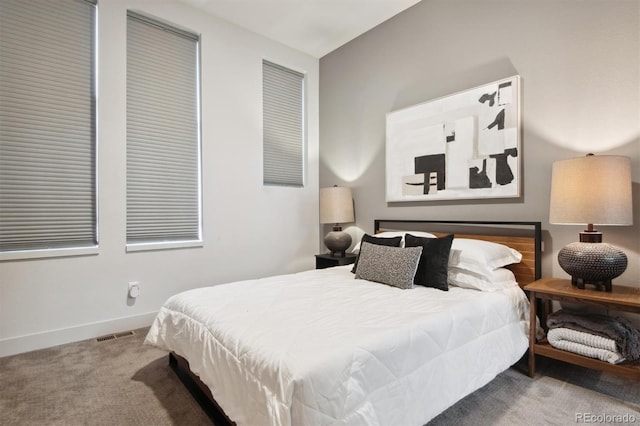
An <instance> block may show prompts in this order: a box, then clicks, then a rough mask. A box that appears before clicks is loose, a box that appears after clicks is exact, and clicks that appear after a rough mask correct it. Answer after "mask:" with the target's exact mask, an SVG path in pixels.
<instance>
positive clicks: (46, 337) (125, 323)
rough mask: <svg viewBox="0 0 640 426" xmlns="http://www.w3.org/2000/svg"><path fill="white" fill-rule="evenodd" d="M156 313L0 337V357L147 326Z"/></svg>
mask: <svg viewBox="0 0 640 426" xmlns="http://www.w3.org/2000/svg"><path fill="white" fill-rule="evenodd" d="M157 313H158V312H149V313H146V314H140V315H135V316H131V317H124V318H116V319H113V320H108V321H101V322H94V323H90V324H82V325H78V326H75V327H69V328H61V329H57V330H49V331H44V332H41V333H34V334H27V335H24V336H18V337H10V338H6V339H0V357H5V356H9V355H16V354H20V353H24V352H31V351H35V350H38V349H44V348H50V347H52V346H58V345H63V344H65V343H71V342H78V341H80V340H86V339H92V338H95V337H99V336H103V335H105V334H111V333H119V332H122V331H127V330H133V329H136V328H142V327H148V326H149V325H151V323H152V322H153V320H154V318H155V317H156V315H157Z"/></svg>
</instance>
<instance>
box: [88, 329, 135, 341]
mask: <svg viewBox="0 0 640 426" xmlns="http://www.w3.org/2000/svg"><path fill="white" fill-rule="evenodd" d="M134 334H136V333H135V332H134V331H123V332H122V333H115V334H107V335H106V336H100V337H96V342H98V343H101V342H107V341H109V340H116V339H121V338H123V337H128V336H133V335H134Z"/></svg>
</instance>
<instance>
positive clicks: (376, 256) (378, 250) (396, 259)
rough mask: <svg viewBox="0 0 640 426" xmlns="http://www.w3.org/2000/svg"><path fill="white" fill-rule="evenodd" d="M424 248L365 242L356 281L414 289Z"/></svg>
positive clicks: (362, 245)
mask: <svg viewBox="0 0 640 426" xmlns="http://www.w3.org/2000/svg"><path fill="white" fill-rule="evenodd" d="M421 253H422V247H411V248H400V247H389V246H381V245H378V244H371V243H367V242H363V243H362V244H361V245H360V263H359V264H358V269H357V270H356V279H363V280H369V281H375V282H378V283H382V284H387V285H391V286H394V287H398V288H402V289H408V288H413V277H414V275H415V274H416V270H417V269H418V262H419V261H420V254H421Z"/></svg>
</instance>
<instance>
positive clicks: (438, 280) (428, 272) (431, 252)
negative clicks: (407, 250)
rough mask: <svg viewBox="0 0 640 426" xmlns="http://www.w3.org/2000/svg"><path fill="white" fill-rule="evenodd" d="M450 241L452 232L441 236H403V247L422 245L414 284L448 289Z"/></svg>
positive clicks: (451, 240)
mask: <svg viewBox="0 0 640 426" xmlns="http://www.w3.org/2000/svg"><path fill="white" fill-rule="evenodd" d="M452 242H453V234H451V235H447V236H446V237H442V238H422V237H416V236H414V235H411V234H406V235H405V236H404V246H405V247H422V256H420V263H419V264H418V270H417V271H416V276H415V279H414V281H413V283H414V284H416V285H422V286H425V287H434V288H438V289H440V290H444V291H448V290H449V285H448V283H447V277H448V275H449V274H448V270H449V252H450V251H451V243H452Z"/></svg>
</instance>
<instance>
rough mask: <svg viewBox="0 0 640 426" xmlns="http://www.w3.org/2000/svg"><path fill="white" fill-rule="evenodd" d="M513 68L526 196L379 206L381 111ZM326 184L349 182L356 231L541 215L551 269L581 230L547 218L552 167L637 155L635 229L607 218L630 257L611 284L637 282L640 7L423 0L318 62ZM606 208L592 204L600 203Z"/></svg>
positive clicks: (624, 2) (551, 271)
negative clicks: (414, 222)
mask: <svg viewBox="0 0 640 426" xmlns="http://www.w3.org/2000/svg"><path fill="white" fill-rule="evenodd" d="M516 74H519V75H520V76H521V78H522V80H521V81H522V104H521V112H522V130H523V132H522V136H523V137H522V154H523V159H524V161H523V173H524V176H523V197H521V198H519V199H512V200H483V201H480V202H478V201H473V200H467V201H462V202H455V201H450V202H421V203H392V204H389V203H386V202H385V158H384V144H385V115H386V114H387V113H388V112H390V111H394V110H397V109H401V108H405V107H408V106H411V105H414V104H418V103H421V102H424V101H427V100H430V99H435V98H438V97H441V96H445V95H448V94H451V93H456V92H459V91H462V90H466V89H469V88H472V87H476V86H479V85H482V84H485V83H489V82H491V81H495V80H499V79H501V78H505V77H509V76H512V75H516ZM320 123H321V127H320V135H321V140H320V147H321V149H320V185H321V186H330V185H333V184H339V185H346V186H350V187H352V188H353V195H354V199H355V207H356V219H357V223H356V228H353V229H352V230H351V232H353V233H354V234H359V233H361V232H363V231H367V232H371V231H372V230H373V220H374V219H392V218H397V219H434V220H443V219H450V220H530V221H541V222H542V227H543V231H544V243H545V252H544V254H543V275H545V276H551V275H553V276H560V277H567V275H566V274H565V273H564V271H562V269H561V268H560V267H559V266H558V262H557V260H556V258H557V253H558V251H559V250H560V249H561V248H562V247H563V246H565V245H566V244H568V243H570V242H573V241H577V240H578V233H579V232H580V231H581V230H582V227H580V226H561V225H551V224H549V190H550V182H551V165H552V163H553V162H554V161H556V160H560V159H566V158H571V157H578V156H583V155H585V154H586V153H587V152H594V153H596V154H616V155H625V156H628V157H630V158H631V166H632V180H633V197H634V201H633V204H634V206H633V208H634V213H633V217H634V225H633V226H630V227H613V226H600V227H599V228H600V230H601V231H603V233H604V239H605V241H606V242H609V243H612V244H614V245H617V246H618V247H620V248H622V249H623V250H624V251H625V252H626V253H627V256H628V259H629V266H628V268H627V271H626V272H625V273H624V274H623V275H622V276H620V277H619V278H618V279H616V280H614V284H615V283H617V284H624V285H630V286H635V287H640V2H638V1H637V0H616V1H608V0H583V1H574V0H553V1H540V0H518V1H514V0H422V1H421V2H420V3H418V4H417V5H415V6H413V7H411V8H410V9H408V10H406V11H405V12H403V13H400V14H399V15H397V16H395V17H394V18H392V19H390V20H388V21H386V22H385V23H383V24H381V25H379V26H377V27H376V28H374V29H372V30H371V31H369V32H367V33H366V34H364V35H362V36H360V37H359V38H357V39H355V40H353V41H351V42H350V43H348V44H346V45H344V46H342V47H341V48H339V49H337V50H335V51H333V52H331V53H330V54H328V55H326V56H324V57H322V58H321V60H320ZM594 202H598V200H594Z"/></svg>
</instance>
